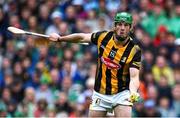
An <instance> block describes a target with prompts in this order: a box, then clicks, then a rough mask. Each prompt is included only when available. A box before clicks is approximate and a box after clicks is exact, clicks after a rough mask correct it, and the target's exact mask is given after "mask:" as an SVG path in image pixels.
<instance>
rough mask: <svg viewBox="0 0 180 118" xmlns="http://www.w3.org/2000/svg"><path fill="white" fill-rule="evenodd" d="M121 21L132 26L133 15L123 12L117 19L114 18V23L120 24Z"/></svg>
mask: <svg viewBox="0 0 180 118" xmlns="http://www.w3.org/2000/svg"><path fill="white" fill-rule="evenodd" d="M120 21H124V22H125V23H128V24H130V25H131V24H132V21H133V19H132V15H131V14H129V13H127V12H121V13H116V15H115V17H114V22H115V23H116V22H120Z"/></svg>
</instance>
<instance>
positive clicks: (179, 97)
mask: <svg viewBox="0 0 180 118" xmlns="http://www.w3.org/2000/svg"><path fill="white" fill-rule="evenodd" d="M179 89H180V84H179V83H177V84H176V85H175V86H174V88H173V90H172V95H173V108H174V109H175V112H176V116H177V117H179V116H180V111H179V109H180V108H179V107H180V93H179Z"/></svg>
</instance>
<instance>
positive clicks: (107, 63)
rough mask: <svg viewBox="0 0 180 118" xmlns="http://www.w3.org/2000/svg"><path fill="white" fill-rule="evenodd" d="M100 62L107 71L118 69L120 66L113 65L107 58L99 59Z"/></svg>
mask: <svg viewBox="0 0 180 118" xmlns="http://www.w3.org/2000/svg"><path fill="white" fill-rule="evenodd" d="M101 61H102V62H103V63H104V64H105V65H106V66H107V68H108V69H119V68H120V67H121V65H119V64H117V63H115V62H114V61H112V60H111V59H109V58H104V57H101Z"/></svg>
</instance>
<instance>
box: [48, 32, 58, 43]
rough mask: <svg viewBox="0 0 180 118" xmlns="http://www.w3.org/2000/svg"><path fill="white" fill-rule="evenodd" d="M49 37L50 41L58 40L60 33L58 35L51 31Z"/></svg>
mask: <svg viewBox="0 0 180 118" xmlns="http://www.w3.org/2000/svg"><path fill="white" fill-rule="evenodd" d="M49 39H50V40H51V41H58V40H60V35H58V34H56V33H51V34H50V35H49Z"/></svg>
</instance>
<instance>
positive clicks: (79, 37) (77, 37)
mask: <svg viewBox="0 0 180 118" xmlns="http://www.w3.org/2000/svg"><path fill="white" fill-rule="evenodd" d="M84 38H85V34H84V33H75V34H70V35H67V36H61V37H59V39H58V41H62V42H83V40H84Z"/></svg>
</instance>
